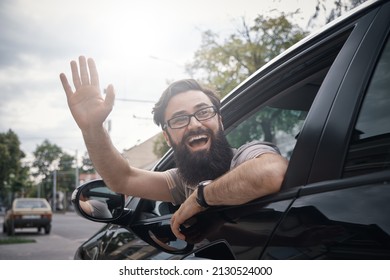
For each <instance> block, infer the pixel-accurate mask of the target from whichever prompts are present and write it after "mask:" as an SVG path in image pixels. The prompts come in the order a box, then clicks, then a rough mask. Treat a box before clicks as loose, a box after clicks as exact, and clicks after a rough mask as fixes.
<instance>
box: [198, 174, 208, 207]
mask: <svg viewBox="0 0 390 280" xmlns="http://www.w3.org/2000/svg"><path fill="white" fill-rule="evenodd" d="M211 182H212V181H211V180H207V181H202V182H200V183H199V184H198V187H197V195H196V202H197V203H198V204H199V205H200V206H201V207H202V208H204V209H207V208H209V207H210V206H211V205H209V204H208V203H207V200H206V197H205V194H204V188H205V187H206V186H207V185H209V184H210V183H211Z"/></svg>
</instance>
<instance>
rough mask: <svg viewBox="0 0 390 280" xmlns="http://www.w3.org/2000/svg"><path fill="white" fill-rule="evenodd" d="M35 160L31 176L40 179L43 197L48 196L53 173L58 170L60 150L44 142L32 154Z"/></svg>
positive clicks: (61, 153)
mask: <svg viewBox="0 0 390 280" xmlns="http://www.w3.org/2000/svg"><path fill="white" fill-rule="evenodd" d="M33 154H34V157H35V160H34V162H33V164H32V166H33V167H34V168H35V170H34V172H33V175H34V176H35V177H36V178H39V179H41V181H42V187H43V195H44V196H48V195H49V194H50V190H51V187H52V183H53V180H52V177H53V171H54V170H57V169H58V166H59V162H60V158H61V156H62V155H63V151H62V149H61V148H60V147H59V146H57V145H55V144H51V143H50V142H49V140H47V139H46V140H44V141H43V143H42V144H41V145H38V146H37V148H36V149H35V151H34V152H33Z"/></svg>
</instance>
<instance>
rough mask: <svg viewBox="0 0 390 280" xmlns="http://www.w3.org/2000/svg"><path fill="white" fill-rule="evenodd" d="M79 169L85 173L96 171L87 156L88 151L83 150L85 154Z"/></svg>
mask: <svg viewBox="0 0 390 280" xmlns="http://www.w3.org/2000/svg"><path fill="white" fill-rule="evenodd" d="M81 171H82V172H83V173H87V174H93V173H96V171H95V168H94V166H93V163H92V161H91V159H90V158H89V155H88V152H85V154H84V156H83V159H82V165H81Z"/></svg>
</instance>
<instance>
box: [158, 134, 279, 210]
mask: <svg viewBox="0 0 390 280" xmlns="http://www.w3.org/2000/svg"><path fill="white" fill-rule="evenodd" d="M265 153H274V154H280V152H279V149H278V148H277V147H276V146H275V145H273V144H272V143H268V142H260V141H252V142H250V143H247V144H245V145H243V146H241V147H240V148H238V149H233V159H232V162H231V165H230V169H233V168H235V167H237V166H238V165H240V164H241V163H243V162H245V161H247V160H250V159H253V158H256V157H258V156H260V155H262V154H265ZM164 174H165V178H166V180H167V183H168V187H169V190H170V192H171V195H172V198H173V202H174V204H175V205H178V204H181V203H183V202H184V201H185V200H186V198H187V197H189V196H190V195H191V194H192V193H193V192H194V191H195V189H196V187H197V186H196V185H195V186H190V185H187V184H185V183H184V182H183V181H182V180H181V178H180V176H179V174H178V171H177V168H173V169H170V170H167V171H165V172H164Z"/></svg>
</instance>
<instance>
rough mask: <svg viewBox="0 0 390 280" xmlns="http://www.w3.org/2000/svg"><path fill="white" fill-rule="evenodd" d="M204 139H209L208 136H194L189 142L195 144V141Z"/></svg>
mask: <svg viewBox="0 0 390 280" xmlns="http://www.w3.org/2000/svg"><path fill="white" fill-rule="evenodd" d="M204 138H206V139H207V135H197V136H193V137H191V138H190V139H189V140H188V141H189V142H190V143H191V142H193V141H196V140H201V139H204Z"/></svg>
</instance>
